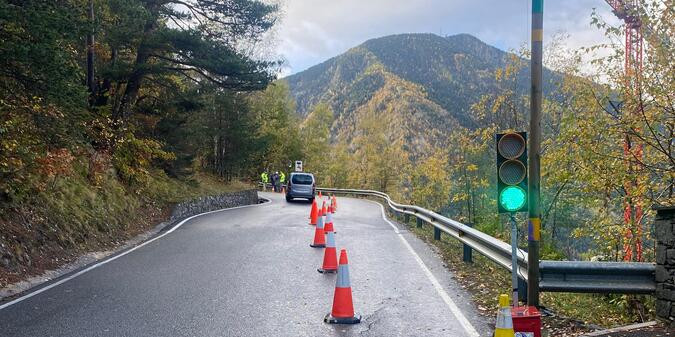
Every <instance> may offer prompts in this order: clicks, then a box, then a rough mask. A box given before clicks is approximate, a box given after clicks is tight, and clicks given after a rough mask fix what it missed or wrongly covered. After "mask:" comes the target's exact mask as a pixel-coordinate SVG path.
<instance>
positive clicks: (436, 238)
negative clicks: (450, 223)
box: [434, 227, 441, 240]
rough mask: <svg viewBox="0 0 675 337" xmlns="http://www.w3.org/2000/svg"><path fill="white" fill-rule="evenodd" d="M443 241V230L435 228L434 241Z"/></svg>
mask: <svg viewBox="0 0 675 337" xmlns="http://www.w3.org/2000/svg"><path fill="white" fill-rule="evenodd" d="M440 239H441V230H440V229H438V227H434V240H440Z"/></svg>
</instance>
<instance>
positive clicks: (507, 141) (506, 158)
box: [496, 132, 527, 213]
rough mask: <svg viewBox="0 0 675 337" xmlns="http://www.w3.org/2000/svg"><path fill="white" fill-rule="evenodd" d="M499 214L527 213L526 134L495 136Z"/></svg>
mask: <svg viewBox="0 0 675 337" xmlns="http://www.w3.org/2000/svg"><path fill="white" fill-rule="evenodd" d="M496 143H497V207H498V208H499V213H515V212H523V211H527V133H525V132H508V133H498V134H497V135H496Z"/></svg>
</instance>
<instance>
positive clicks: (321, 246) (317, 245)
mask: <svg viewBox="0 0 675 337" xmlns="http://www.w3.org/2000/svg"><path fill="white" fill-rule="evenodd" d="M309 246H310V247H312V248H324V247H326V245H325V244H323V243H310V244H309Z"/></svg>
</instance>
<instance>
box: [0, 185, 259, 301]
mask: <svg viewBox="0 0 675 337" xmlns="http://www.w3.org/2000/svg"><path fill="white" fill-rule="evenodd" d="M262 199H263V200H265V202H270V201H271V200H270V199H267V198H262ZM259 205H262V204H261V203H258V204H252V205H243V206H235V207H230V208H223V209H217V210H215V211H209V212H204V213H199V214H195V215H193V216H191V217H188V218H186V219H184V220H182V221H181V222H179V223H178V224H176V225H175V226H173V227H171V228H170V229H169V230H166V231H164V232H163V233H160V234H159V235H157V236H155V237H154V238H152V239H149V240H147V241H144V242H142V243H140V244H138V245H136V246H133V247H131V248H129V249H127V250H124V251H122V252H120V253H117V254H113V256H109V257H107V258H105V259H103V260H101V261H99V262H95V263H93V264H92V265H90V266H88V267H85V268H84V269H82V270H80V271H77V272H75V273H73V274H71V275H66V276H63V277H62V278H61V279H58V280H57V281H55V282H52V283H49V284H47V285H45V286H42V287H40V286H38V287H37V288H38V289H35V290H31V289H29V290H28V291H29V292H28V293H27V294H25V295H22V296H20V297H17V298H15V299H13V300H11V301H9V302H7V303H4V304H2V305H0V310H2V309H5V308H7V307H10V306H12V305H14V304H17V303H19V302H21V301H24V300H27V299H29V298H31V297H33V296H35V295H38V294H41V293H43V292H45V291H47V290H49V289H52V288H54V287H56V286H58V285H61V284H63V283H66V282H68V281H70V280H72V279H74V278H76V277H78V276H80V275H82V274H84V273H87V272H89V271H91V270H93V269H96V268H98V267H100V266H102V265H104V264H106V263H109V262H112V261H115V260H117V259H119V258H120V257H122V256H124V255H127V254H129V253H131V252H133V251H135V250H136V249H139V248H141V247H143V246H145V245H147V244H150V243H152V242H153V241H155V240H159V239H161V238H163V237H164V236H166V235H169V234H171V233H172V232H173V231H175V230H176V229H178V228H180V227H181V226H183V224H185V223H186V222H188V221H190V220H192V219H194V218H197V217H200V216H203V215H207V214H213V213H219V212H223V211H229V210H233V209H240V208H246V207H253V206H259Z"/></svg>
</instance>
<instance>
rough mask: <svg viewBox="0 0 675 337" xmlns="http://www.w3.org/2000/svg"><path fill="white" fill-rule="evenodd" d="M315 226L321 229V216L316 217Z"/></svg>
mask: <svg viewBox="0 0 675 337" xmlns="http://www.w3.org/2000/svg"><path fill="white" fill-rule="evenodd" d="M316 227H317V228H319V229H323V217H321V216H320V217H319V218H318V219H316Z"/></svg>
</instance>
